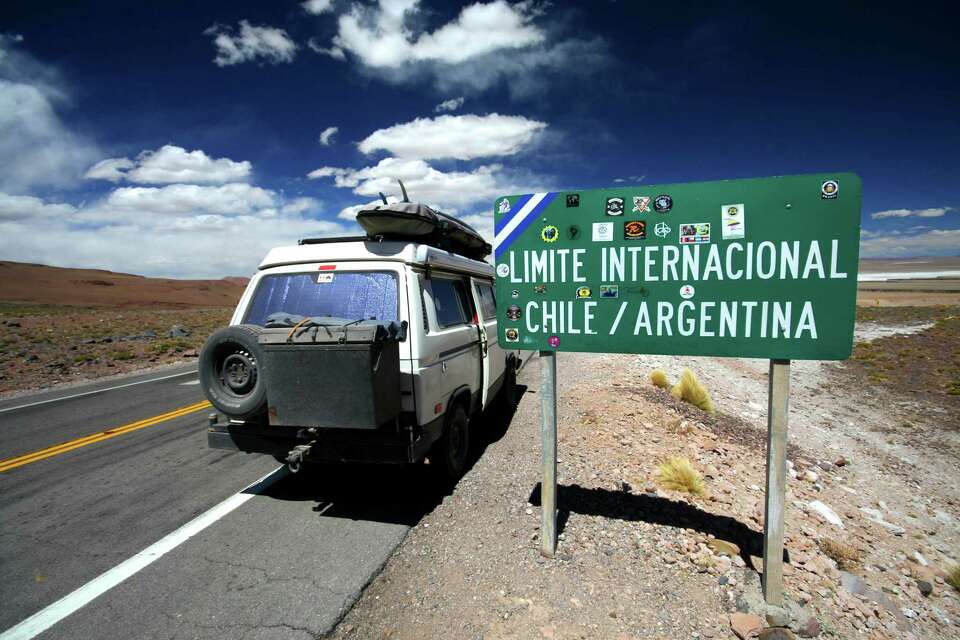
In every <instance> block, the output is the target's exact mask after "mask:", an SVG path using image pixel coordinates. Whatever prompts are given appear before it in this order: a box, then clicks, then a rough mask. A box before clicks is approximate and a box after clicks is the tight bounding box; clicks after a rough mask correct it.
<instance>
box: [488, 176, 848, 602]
mask: <svg viewBox="0 0 960 640" xmlns="http://www.w3.org/2000/svg"><path fill="white" fill-rule="evenodd" d="M860 203H861V185H860V178H859V177H857V176H856V175H854V174H850V173H841V174H813V175H802V176H780V177H774V178H754V179H747V180H727V181H720V182H701V183H689V184H672V185H643V186H636V187H628V186H617V187H613V188H609V189H590V190H585V191H566V192H547V193H534V194H526V195H519V196H503V197H500V198H498V199H497V200H496V202H495V203H494V243H493V244H494V255H495V261H496V273H497V300H498V301H506V302H505V304H502V305H500V307H502V308H503V310H504V312H503V314H502V315H501V316H500V317H499V322H498V332H499V334H498V337H499V340H500V342H501V344H503V345H504V346H506V347H507V348H515V349H523V350H529V351H539V352H540V359H541V392H542V396H541V411H542V413H541V420H542V424H541V437H542V443H543V484H542V492H541V494H542V500H543V502H542V504H543V526H542V527H541V534H542V542H543V553H544V554H545V555H548V556H552V555H553V553H554V551H555V549H556V446H557V431H556V395H555V394H556V352H557V351H579V352H593V353H644V354H666V355H694V356H728V357H752V358H766V359H769V360H770V361H771V365H770V389H769V392H770V397H769V409H770V412H769V425H768V426H769V440H768V450H767V501H766V519H765V522H764V595H765V597H766V598H767V600H768V601H769V602H771V603H775V602H782V593H783V588H782V574H783V566H782V555H783V519H784V493H785V489H786V445H787V402H788V395H789V380H788V378H789V362H790V360H791V359H793V360H844V359H846V358H848V357H850V353H851V351H852V348H853V328H854V320H855V316H856V290H857V264H858V260H859V250H860Z"/></svg>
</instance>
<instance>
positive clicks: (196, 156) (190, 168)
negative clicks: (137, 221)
mask: <svg viewBox="0 0 960 640" xmlns="http://www.w3.org/2000/svg"><path fill="white" fill-rule="evenodd" d="M250 170H251V165H250V162H248V161H247V160H243V161H240V162H237V161H235V160H231V159H230V158H216V159H214V158H211V157H210V156H208V155H207V154H206V153H204V152H203V151H201V150H200V149H196V150H194V151H187V150H186V149H184V148H183V147H177V146H174V145H169V144H168V145H164V146H162V147H160V148H159V149H157V150H156V151H144V152H142V153H141V154H140V155H138V156H137V159H136V161H133V160H130V159H129V158H107V159H106V160H101V161H100V162H98V163H96V164H95V165H93V166H92V167H91V168H90V170H89V171H87V173H86V174H85V175H84V177H85V178H98V179H101V180H110V181H111V182H119V181H120V180H126V181H128V182H134V183H138V184H173V183H193V184H222V183H226V182H239V181H243V180H246V179H248V178H249V177H250Z"/></svg>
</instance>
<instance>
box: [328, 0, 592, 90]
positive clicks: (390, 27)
mask: <svg viewBox="0 0 960 640" xmlns="http://www.w3.org/2000/svg"><path fill="white" fill-rule="evenodd" d="M542 14H543V9H542V7H541V6H540V5H538V4H537V3H535V2H533V1H532V0H528V1H526V2H519V3H515V4H510V3H508V2H506V1H505V0H494V1H493V2H486V3H485V2H474V3H473V4H470V5H468V6H466V7H464V8H463V9H462V10H461V11H460V13H459V15H458V16H457V17H456V18H454V19H453V20H452V21H450V22H448V23H446V24H443V25H440V26H439V27H437V28H436V29H433V30H427V29H420V30H414V28H413V25H415V24H422V23H423V22H424V21H425V19H426V18H425V16H424V14H423V12H422V11H421V8H420V3H419V1H418V0H379V2H378V3H377V4H376V5H375V6H369V5H362V4H359V3H357V4H353V5H352V6H351V8H350V10H349V11H348V12H347V13H345V14H343V15H341V16H340V17H339V19H338V23H337V34H336V35H335V36H334V37H333V40H332V41H331V43H330V45H329V46H324V45H322V44H321V43H319V42H318V41H316V40H312V41H311V42H310V43H309V46H310V48H311V49H313V50H314V51H316V52H317V53H320V54H324V55H329V56H331V57H333V58H336V59H338V60H343V61H348V60H349V61H353V62H356V63H358V64H359V65H360V68H361V69H363V70H365V71H366V72H368V73H370V74H372V75H376V76H378V77H381V78H383V79H386V80H388V81H391V82H396V83H408V82H410V81H411V79H418V78H425V79H428V80H432V81H433V82H434V84H435V85H436V87H437V89H438V90H441V91H443V92H452V91H457V90H467V91H474V92H479V91H482V90H485V89H487V88H489V87H491V86H492V85H494V84H497V83H499V82H502V81H506V80H509V82H508V83H507V86H508V89H509V90H510V92H511V94H513V95H514V96H517V97H523V96H527V97H529V96H530V95H533V94H534V93H535V92H536V91H537V90H539V89H541V88H543V87H544V86H545V85H546V83H547V82H548V79H547V78H545V77H544V74H545V73H546V72H560V73H563V74H565V75H566V76H567V77H569V76H571V75H573V74H577V73H581V72H586V70H587V69H590V70H591V72H595V71H596V69H598V68H599V67H600V66H601V65H603V64H605V63H606V62H607V61H608V60H609V54H608V52H607V45H606V43H605V41H603V40H602V39H599V38H594V39H587V40H584V39H578V38H566V39H565V38H563V37H561V35H560V34H559V33H554V32H553V31H552V30H555V29H559V28H560V27H555V26H553V25H549V24H548V25H547V26H541V25H539V24H537V23H536V20H537V18H539V17H541V15H542ZM574 61H575V62H576V64H573V62H574Z"/></svg>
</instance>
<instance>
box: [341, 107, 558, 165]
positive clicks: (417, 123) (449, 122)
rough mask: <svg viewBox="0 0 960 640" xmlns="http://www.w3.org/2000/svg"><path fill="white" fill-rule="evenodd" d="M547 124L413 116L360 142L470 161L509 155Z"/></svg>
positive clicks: (365, 147)
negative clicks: (414, 118)
mask: <svg viewBox="0 0 960 640" xmlns="http://www.w3.org/2000/svg"><path fill="white" fill-rule="evenodd" d="M546 126H547V124H546V123H545V122H539V121H537V120H528V119H527V118H524V117H523V116H502V115H499V114H497V113H491V114H489V115H486V116H477V115H472V114H471V115H462V116H438V117H436V118H417V119H416V120H414V121H412V122H405V123H403V124H397V125H394V126H392V127H388V128H386V129H378V130H377V131H374V132H373V133H371V134H370V135H369V136H367V137H366V138H365V139H364V140H362V141H361V142H360V144H359V145H358V148H359V149H360V151H362V152H363V153H372V152H374V151H378V150H384V151H389V152H390V153H392V154H394V155H395V156H399V157H402V158H421V159H431V158H456V159H457V160H471V159H474V158H483V157H491V156H504V155H513V154H515V153H518V152H519V151H520V150H521V149H522V148H523V147H524V146H525V145H527V144H529V143H530V142H531V141H532V140H533V138H534V136H536V134H537V133H539V132H540V131H542V130H543V129H545V128H546Z"/></svg>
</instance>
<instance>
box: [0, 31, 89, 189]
mask: <svg viewBox="0 0 960 640" xmlns="http://www.w3.org/2000/svg"><path fill="white" fill-rule="evenodd" d="M22 42H23V38H22V37H21V36H19V35H4V34H0V166H2V167H3V170H2V171H0V190H4V191H6V192H13V193H28V192H30V191H31V190H32V189H34V188H38V187H69V186H72V185H73V184H75V183H76V182H77V181H78V180H79V178H80V176H81V174H82V173H83V170H84V169H85V168H86V167H88V166H90V163H92V162H93V161H94V160H95V159H96V158H97V157H98V156H100V155H101V154H100V151H99V150H98V149H97V145H96V144H95V143H94V142H93V141H92V140H90V139H89V138H87V137H86V136H83V135H81V134H78V133H76V132H75V131H73V130H71V129H70V128H69V127H68V126H67V125H66V124H64V122H63V120H62V119H61V116H60V113H59V111H62V110H64V109H66V108H68V107H69V106H70V103H71V101H70V96H69V93H68V91H67V86H68V85H67V83H66V82H65V81H64V79H63V78H62V76H61V74H60V73H59V71H58V70H57V69H56V68H55V67H52V66H50V65H46V64H43V63H42V62H40V61H38V60H37V59H35V58H34V57H33V56H31V55H29V54H27V53H25V52H24V51H22V50H21V49H20V48H19V47H20V43H22Z"/></svg>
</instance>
